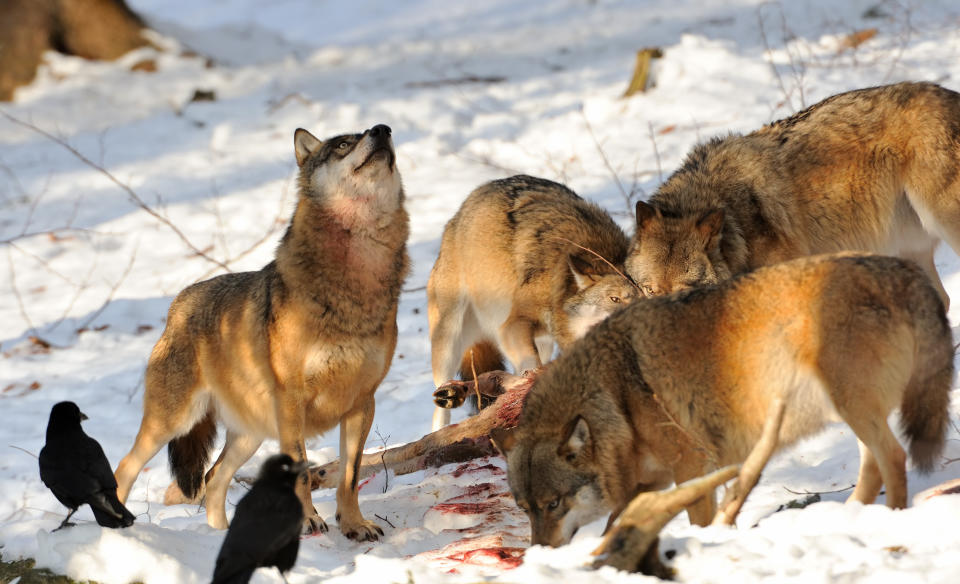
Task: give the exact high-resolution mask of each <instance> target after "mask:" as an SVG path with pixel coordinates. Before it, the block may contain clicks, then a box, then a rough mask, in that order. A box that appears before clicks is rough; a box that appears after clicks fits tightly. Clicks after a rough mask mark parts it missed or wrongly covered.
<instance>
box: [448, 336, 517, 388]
mask: <svg viewBox="0 0 960 584" xmlns="http://www.w3.org/2000/svg"><path fill="white" fill-rule="evenodd" d="M505 367H506V366H505V365H504V363H503V355H501V354H500V350H499V349H497V346H496V345H494V344H493V343H492V342H490V341H486V340H484V341H480V342H478V343H476V344H474V345H473V346H472V347H470V348H469V349H467V350H466V351H464V353H463V358H462V359H460V373H459V375H460V379H464V380H468V379H473V373H474V372H476V373H477V375H480V374H481V373H486V372H487V371H497V370H503V369H505Z"/></svg>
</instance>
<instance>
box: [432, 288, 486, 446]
mask: <svg viewBox="0 0 960 584" xmlns="http://www.w3.org/2000/svg"><path fill="white" fill-rule="evenodd" d="M431 310H433V307H431ZM434 312H435V314H431V316H432V317H433V316H435V319H434V318H431V329H430V356H431V366H432V369H433V384H434V385H433V386H434V387H435V388H436V387H440V386H441V385H443V384H444V383H446V382H447V381H450V380H451V379H453V378H454V377H455V376H456V375H457V370H458V369H459V368H460V363H461V360H462V359H463V354H464V351H466V350H467V349H468V348H469V347H470V346H472V345H473V344H474V343H476V342H478V341H480V340H482V337H483V333H482V330H481V328H480V324H479V322H478V321H477V318H476V315H475V314H474V313H473V310H472V309H471V308H470V307H469V306H467V304H466V302H465V301H461V303H460V304H459V305H457V306H446V307H442V308H437V309H436V310H435V311H434ZM449 423H450V409H449V408H442V407H440V406H437V407H436V408H434V412H433V421H432V423H431V430H432V431H437V430H439V429H440V428H442V427H444V426H446V425H447V424H449Z"/></svg>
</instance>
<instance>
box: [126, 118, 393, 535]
mask: <svg viewBox="0 0 960 584" xmlns="http://www.w3.org/2000/svg"><path fill="white" fill-rule="evenodd" d="M294 146H295V150H296V156H297V164H298V165H299V166H300V174H299V179H298V187H299V200H298V202H297V206H296V210H295V211H294V213H293V218H292V219H291V221H290V226H289V228H288V229H287V232H286V234H284V236H283V239H282V240H281V241H280V245H279V246H278V248H277V252H276V259H275V260H274V261H273V262H271V263H269V264H267V265H266V266H265V267H264V268H263V269H262V270H260V271H258V272H245V273H239V274H227V275H223V276H219V277H217V278H213V279H210V280H207V281H204V282H200V283H198V284H194V285H192V286H190V287H188V288H186V289H185V290H184V291H183V292H181V293H180V294H179V295H178V296H177V297H176V298H175V299H174V301H173V303H172V304H171V305H170V313H169V316H168V317H167V326H166V330H164V332H163V335H162V336H161V337H160V340H159V341H158V342H157V344H156V346H155V347H154V348H153V353H152V354H151V356H150V361H149V364H148V365H147V372H146V378H145V385H146V389H145V392H144V398H143V421H142V422H141V424H140V432H139V433H138V434H137V439H136V442H135V443H134V445H133V448H132V449H131V451H130V453H129V454H127V456H126V457H125V458H124V459H123V460H122V461H120V464H119V465H118V466H117V470H116V476H117V482H118V483H119V496H120V499H121V500H126V498H127V495H128V494H129V492H130V488H131V486H132V485H133V481H134V480H135V479H136V476H137V474H138V473H139V472H140V469H142V468H143V466H144V464H146V462H147V461H148V460H150V458H152V457H153V455H154V454H156V453H157V451H158V450H159V449H160V448H161V447H162V446H163V445H164V444H167V443H169V455H170V465H171V467H172V470H173V473H174V475H175V476H176V485H177V487H179V490H180V491H182V492H183V495H184V496H185V498H186V499H196V498H198V497H199V495H200V494H201V493H202V491H203V488H204V482H205V483H206V507H207V521H208V523H209V524H210V525H212V526H213V527H217V528H220V529H225V528H226V527H227V517H226V513H225V509H224V501H225V497H226V492H227V487H228V486H229V484H230V480H231V479H232V477H233V475H234V473H235V472H236V471H237V469H238V468H239V467H240V466H241V465H242V464H243V463H244V462H246V461H247V460H248V459H249V458H250V456H251V455H253V453H254V452H256V450H257V448H258V447H259V446H260V443H261V441H262V440H263V439H264V438H278V439H279V441H280V450H281V451H282V452H283V453H285V454H289V455H290V456H291V457H292V458H293V459H294V460H295V461H296V462H300V461H303V460H304V459H305V447H304V439H305V438H307V437H309V436H314V435H316V434H319V433H321V432H325V431H327V430H329V429H330V428H332V427H333V426H335V425H337V424H338V423H339V424H340V459H341V460H342V461H343V465H342V466H341V468H342V469H343V470H342V471H341V472H342V475H341V478H340V484H339V486H338V488H337V520H338V521H339V523H340V530H341V531H342V532H343V533H344V535H346V536H347V537H350V538H352V539H359V540H368V539H369V540H374V539H377V536H378V535H379V534H382V533H383V532H382V531H381V530H380V528H379V527H377V526H376V525H375V524H374V523H373V522H371V521H367V520H366V519H364V518H363V516H362V515H361V514H360V509H359V506H358V504H357V478H356V471H357V465H358V463H359V461H360V454H361V452H362V449H363V445H364V442H365V440H366V437H367V433H368V432H369V430H370V425H371V423H372V421H373V411H374V391H375V390H376V389H377V386H378V385H379V383H380V381H381V380H382V379H383V377H384V375H386V373H387V369H388V368H389V366H390V360H391V358H392V356H393V350H394V347H395V345H396V340H397V324H396V314H397V301H398V298H399V295H400V287H401V284H402V282H403V279H404V276H405V275H406V273H407V267H408V264H409V260H408V257H407V252H406V240H407V234H408V230H409V226H408V217H407V213H406V211H405V210H404V208H403V200H404V196H403V188H402V186H401V183H400V174H399V172H398V171H397V168H396V156H395V154H394V150H393V143H392V141H391V138H390V128H389V127H387V126H384V125H378V126H374V127H373V128H370V129H369V130H367V131H365V132H364V133H362V134H347V135H343V136H336V137H333V138H330V139H328V140H326V141H323V142H321V141H320V140H318V139H317V138H315V137H314V136H313V135H311V134H310V133H309V132H307V131H306V130H303V129H298V130H297V131H296V133H295V134H294ZM218 422H221V423H223V424H224V425H225V426H226V429H227V434H226V444H225V445H224V447H223V452H221V454H220V457H219V458H218V459H217V461H216V463H215V464H214V465H213V468H211V469H210V471H209V472H208V473H207V475H206V479H205V481H204V477H203V474H202V473H203V470H204V468H205V466H206V462H207V457H208V452H209V449H210V448H211V447H212V444H213V440H214V438H215V437H216V429H217V424H218ZM177 487H175V486H173V485H171V490H168V500H176V499H177V494H178V493H177V492H176V491H177ZM297 495H298V496H299V497H300V501H301V502H302V503H303V510H304V517H305V520H304V521H305V524H306V525H305V526H306V528H307V529H308V530H310V531H317V530H319V531H326V529H327V526H326V524H325V523H324V521H323V520H322V519H320V517H319V516H318V515H317V511H316V510H315V509H314V507H313V503H312V502H311V498H310V489H309V484H308V480H307V477H306V475H303V476H302V477H301V478H300V480H299V482H298V483H297Z"/></svg>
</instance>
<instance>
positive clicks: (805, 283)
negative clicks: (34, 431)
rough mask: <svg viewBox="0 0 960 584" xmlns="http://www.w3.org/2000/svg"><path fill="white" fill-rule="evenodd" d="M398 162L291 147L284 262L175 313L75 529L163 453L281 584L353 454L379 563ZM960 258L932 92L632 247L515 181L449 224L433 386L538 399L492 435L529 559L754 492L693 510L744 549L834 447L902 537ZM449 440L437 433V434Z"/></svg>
mask: <svg viewBox="0 0 960 584" xmlns="http://www.w3.org/2000/svg"><path fill="white" fill-rule="evenodd" d="M391 134H392V132H391V129H390V128H389V127H388V126H386V125H382V124H381V125H376V126H373V127H372V128H370V129H368V130H366V131H363V132H361V133H357V134H345V135H340V136H334V137H331V138H327V139H325V140H320V139H318V138H316V137H315V136H313V135H312V134H310V133H309V132H307V131H306V130H303V129H298V130H297V131H296V132H295V134H294V151H295V156H296V161H297V164H298V166H299V175H298V181H297V185H298V191H299V196H298V200H297V203H296V208H295V210H294V212H293V216H292V218H291V220H290V223H289V226H288V228H287V230H286V233H285V234H284V235H283V237H282V239H281V240H280V242H279V244H278V246H277V249H276V253H275V258H274V260H273V261H272V262H270V263H269V264H267V265H266V266H264V267H263V268H262V269H261V270H259V271H254V272H245V273H231V274H225V275H221V276H218V277H215V278H212V279H210V280H206V281H203V282H199V283H197V284H193V285H191V286H189V287H188V288H186V289H185V290H183V291H182V292H181V293H180V294H179V295H177V297H176V298H175V299H174V300H173V302H172V304H171V306H170V309H169V313H168V317H167V321H166V328H165V330H164V332H163V334H162V335H161V337H160V339H159V341H158V342H157V343H156V345H155V347H154V348H153V352H152V353H151V355H150V358H149V362H148V365H147V369H146V373H145V377H144V386H145V388H144V394H143V419H142V422H141V425H140V428H139V432H138V433H137V435H136V437H135V439H134V440H133V446H132V448H131V449H130V451H129V453H128V454H127V455H126V456H125V457H124V458H123V459H122V460H121V461H120V463H119V464H118V466H117V467H116V470H115V472H114V473H113V476H110V474H109V473H103V472H98V473H97V480H86V481H85V482H84V485H89V489H93V488H94V487H95V489H94V490H95V491H96V494H94V493H93V492H91V493H85V492H82V493H76V492H74V493H70V496H69V497H60V495H59V494H58V498H60V500H61V501H62V502H63V503H64V504H65V505H66V506H67V507H68V508H70V509H71V513H72V511H74V510H76V508H77V506H79V505H80V504H83V503H90V504H91V506H95V508H99V509H101V510H100V511H98V515H97V517H98V521H99V517H100V515H101V514H102V515H106V516H112V517H113V518H114V519H113V521H112V522H108V523H110V525H109V526H111V527H119V526H124V525H129V524H130V523H132V516H130V514H129V512H128V511H126V509H125V508H124V507H123V503H124V502H125V501H126V500H127V498H128V496H129V495H130V492H131V489H132V487H133V485H134V482H135V481H136V479H137V476H138V474H139V473H140V471H141V470H142V469H143V468H144V466H145V465H146V464H147V462H148V461H150V459H151V458H153V457H154V455H156V454H157V453H158V452H159V451H160V449H161V448H163V447H164V446H167V449H168V455H169V462H170V466H171V470H172V474H173V476H174V477H175V479H174V481H173V483H172V484H171V485H170V486H169V488H168V489H167V492H166V495H165V498H164V502H165V503H167V504H174V503H183V502H200V501H201V500H202V501H203V502H204V505H205V508H206V517H207V522H208V523H209V524H210V525H211V526H213V527H215V528H219V529H227V528H228V526H229V528H230V531H229V534H228V536H227V538H226V539H225V541H224V546H223V549H221V554H220V558H218V560H217V566H216V571H215V575H214V582H233V581H246V579H248V578H249V575H250V574H251V573H252V571H253V570H254V569H256V568H257V567H258V566H276V567H278V568H279V569H280V570H281V572H285V571H286V570H289V569H290V568H291V567H292V566H293V562H294V560H295V558H296V553H297V548H296V546H297V544H296V543H294V542H296V541H298V536H299V534H300V533H301V532H308V533H316V532H325V531H327V529H328V526H327V523H326V521H325V520H324V518H321V517H320V516H319V515H318V513H317V511H316V509H315V508H314V506H313V502H312V499H311V491H310V478H309V474H308V472H307V471H306V466H307V465H306V446H305V440H306V439H307V438H310V437H313V436H315V435H318V434H320V433H323V432H326V431H328V430H330V429H332V428H333V427H334V426H338V425H339V427H340V461H341V463H340V465H339V468H340V469H341V470H340V477H339V482H338V486H337V490H336V503H337V511H336V517H335V519H336V522H337V524H338V526H339V529H340V531H341V532H342V533H343V534H344V535H345V536H346V537H348V538H350V539H353V540H357V541H373V540H377V539H378V538H379V537H381V536H382V535H383V529H384V528H383V526H381V525H378V524H377V523H376V522H374V521H371V520H370V519H368V518H366V517H364V516H363V515H362V514H361V511H360V507H359V504H358V469H359V464H360V459H361V455H362V451H363V448H364V444H365V442H366V439H367V436H368V434H369V432H370V429H371V425H372V423H373V420H374V415H375V413H374V410H375V400H374V394H375V391H376V389H377V387H378V385H379V384H380V382H381V381H382V380H383V378H384V377H385V375H386V374H387V371H388V369H389V367H390V363H391V359H392V355H393V353H394V349H395V346H396V343H397V307H398V302H399V298H400V293H401V288H402V285H403V282H404V278H405V276H406V275H407V271H408V267H409V264H410V260H409V257H408V255H407V251H406V240H407V236H408V233H409V221H410V218H409V216H408V214H407V212H406V210H405V208H404V190H403V186H402V183H401V179H400V174H399V170H398V168H397V157H396V153H395V150H394V145H393V140H392V135H391ZM941 240H945V241H946V243H947V244H948V245H949V246H950V247H951V248H952V249H953V250H954V251H955V252H957V253H958V254H960V94H958V93H956V92H954V91H951V90H949V89H946V88H944V87H941V86H939V85H936V84H932V83H912V82H908V83H899V84H895V85H887V86H882V87H873V88H867V89H859V90H854V91H850V92H847V93H842V94H838V95H835V96H833V97H830V98H828V99H825V100H824V101H821V102H819V103H817V104H815V105H813V106H811V107H809V108H807V109H805V110H803V111H800V112H799V113H797V114H795V115H793V116H790V117H788V118H786V119H783V120H779V121H776V122H773V123H771V124H768V125H766V126H764V127H762V128H760V129H759V130H756V131H754V132H752V133H749V134H745V135H741V134H730V135H726V136H721V137H717V138H714V139H712V140H709V141H706V142H703V143H701V144H699V145H697V146H695V147H694V148H693V149H692V150H691V151H690V153H689V154H688V156H687V157H686V159H685V160H684V161H683V163H682V164H681V165H680V167H679V168H678V169H677V170H676V171H675V172H674V173H673V174H672V175H671V176H670V177H669V178H668V179H667V180H666V181H665V182H664V183H663V184H662V185H660V186H659V188H658V189H657V190H656V192H655V193H654V194H653V195H652V196H650V197H649V198H648V200H646V201H640V202H637V203H636V226H635V231H634V233H633V235H632V236H628V235H627V234H626V233H625V232H624V231H623V230H622V229H621V228H620V226H619V225H618V224H617V223H616V222H615V221H614V220H613V219H612V218H611V216H610V215H609V214H608V213H607V212H606V211H605V210H604V209H602V208H601V207H599V206H598V205H596V204H594V203H591V202H589V201H587V200H585V199H583V198H581V197H580V196H578V195H577V194H576V193H574V192H573V191H572V190H570V189H569V188H567V187H566V186H564V185H562V184H559V183H556V182H553V181H550V180H546V179H543V178H536V177H532V176H525V175H520V176H513V177H508V178H503V179H499V180H494V181H491V182H489V183H486V184H483V185H480V186H479V187H478V188H476V189H475V190H474V191H473V192H472V193H470V194H469V195H468V196H467V197H466V199H465V200H464V201H463V203H462V205H461V207H460V209H459V210H458V211H457V213H456V214H455V215H454V216H453V218H452V219H450V221H449V222H448V223H447V224H446V227H445V229H444V231H443V235H442V239H441V243H440V250H439V254H438V257H437V258H436V262H435V264H434V266H433V269H432V271H431V273H430V278H429V281H428V284H427V290H426V292H427V319H428V323H429V337H430V346H431V362H432V372H433V381H434V383H435V385H436V386H437V387H439V386H441V385H442V384H443V383H444V382H446V381H448V380H450V379H452V378H455V377H456V376H458V375H459V376H461V377H468V376H473V375H476V374H477V373H482V372H486V371H493V370H498V369H505V368H507V367H508V366H509V367H510V368H511V369H512V370H513V372H514V373H515V374H518V375H524V376H530V377H535V379H534V381H533V384H532V388H531V389H530V392H529V394H528V395H527V398H526V401H525V403H524V404H523V411H522V415H521V418H520V421H519V424H518V425H517V426H516V427H514V428H509V429H498V430H496V431H494V432H492V435H491V438H492V440H493V441H494V443H495V444H496V446H497V448H498V449H499V450H500V452H502V454H503V455H504V456H505V458H506V464H507V480H508V483H509V487H510V490H511V492H512V494H513V497H514V498H515V500H516V504H517V505H518V506H519V507H520V508H521V509H522V510H523V511H524V512H525V513H526V515H527V516H528V518H529V520H530V527H531V544H534V545H536V544H540V545H549V546H560V545H564V544H566V543H568V542H569V541H570V540H571V538H572V537H573V536H574V534H575V533H576V532H577V530H578V529H579V528H580V527H582V526H583V525H585V524H587V523H589V522H592V521H595V520H597V519H599V518H602V517H604V516H609V517H610V520H609V522H608V528H609V527H610V526H611V525H613V524H615V520H616V518H617V516H618V515H619V514H620V513H621V512H622V511H623V510H624V509H626V508H628V506H629V505H630V503H631V501H632V500H633V499H634V498H635V497H637V496H638V494H641V493H649V492H654V491H659V490H662V489H666V488H668V487H670V485H671V484H678V485H679V484H681V483H684V482H686V481H690V480H692V479H697V478H698V477H702V476H705V475H708V474H709V473H711V472H713V471H716V470H717V469H721V468H723V467H726V466H728V465H741V464H742V465H743V466H742V468H741V469H740V470H739V471H737V472H735V473H734V474H736V478H735V479H734V480H733V484H732V485H728V488H727V497H725V498H724V501H723V502H722V503H721V504H720V505H719V506H718V503H717V500H716V497H715V494H714V493H713V490H712V487H711V489H710V492H709V493H708V494H707V495H706V496H700V497H698V498H696V500H694V501H690V502H688V503H687V504H686V510H687V513H688V516H689V519H690V521H691V523H693V524H697V525H707V524H710V523H711V522H716V521H718V519H719V520H722V519H723V518H724V516H725V515H724V514H725V513H726V514H727V515H726V517H727V518H728V519H729V518H730V516H731V509H733V511H732V514H733V515H735V513H736V510H737V509H738V508H739V507H738V506H739V505H741V504H742V503H743V499H744V498H745V497H746V496H747V494H748V493H749V489H750V487H751V486H752V485H753V484H754V483H756V480H757V478H758V476H759V471H760V470H762V468H763V465H764V464H765V463H766V462H767V459H768V458H769V457H770V456H772V455H773V453H775V452H776V451H777V450H778V449H780V448H783V447H785V446H788V445H790V444H791V443H793V442H795V441H797V440H799V439H802V438H804V437H806V436H810V435H812V434H814V433H816V432H818V431H819V430H821V429H822V428H823V427H824V426H825V425H826V424H828V423H831V422H843V423H845V424H847V425H848V426H849V427H850V429H851V430H852V432H853V434H854V435H855V436H856V438H857V441H858V444H859V451H860V461H859V473H858V476H857V480H856V486H855V488H854V490H853V492H852V494H851V495H850V498H849V500H850V501H857V502H860V503H864V504H869V503H873V502H874V501H875V499H876V498H877V496H878V495H879V494H880V493H881V490H884V492H885V502H886V504H887V505H888V506H889V507H892V508H904V507H906V506H907V502H908V493H907V472H906V469H907V460H908V456H907V453H909V460H910V461H911V463H912V466H913V468H915V469H917V470H918V471H920V472H926V471H930V470H931V469H933V468H934V467H935V466H936V465H937V463H938V461H939V460H940V455H941V452H942V450H943V448H944V443H945V440H946V432H947V428H948V424H949V405H950V404H949V402H950V390H951V386H952V383H953V376H954V345H953V339H952V334H951V328H950V325H949V322H948V320H947V315H946V310H947V307H948V305H949V301H950V299H949V297H948V295H947V293H946V291H945V289H944V286H943V284H942V283H941V280H940V277H939V275H938V273H937V270H936V267H935V264H934V252H935V250H936V248H937V245H938V243H939V242H940V241H941ZM431 403H432V402H430V401H426V400H425V403H424V419H425V421H424V424H425V425H426V423H427V419H428V413H427V412H428V411H429V410H428V408H429V406H430V405H431ZM438 403H440V402H438ZM443 405H448V404H443ZM75 409H76V406H73V407H72V408H64V407H61V412H60V413H59V414H58V416H59V417H60V418H63V417H64V416H66V417H67V418H69V420H70V424H71V427H74V426H76V428H74V430H71V432H72V436H73V437H72V438H69V439H63V438H62V437H61V439H59V440H58V439H57V436H56V435H57V434H58V432H57V431H56V430H55V428H54V426H55V417H57V416H54V415H53V414H51V420H50V426H49V427H48V439H47V447H46V448H50V449H51V450H50V451H49V454H48V455H47V456H46V470H45V459H44V455H43V454H42V455H41V461H40V462H41V475H42V477H43V478H44V482H45V483H47V484H48V486H50V487H51V489H54V493H55V494H57V490H56V489H55V488H54V485H55V484H58V483H61V484H62V483H66V484H69V483H70V479H69V478H65V473H66V474H69V473H68V472H67V471H65V470H64V468H63V467H64V465H65V464H66V463H65V462H64V460H62V459H64V458H70V456H69V455H66V454H63V451H64V450H65V449H66V450H69V448H70V446H71V445H76V444H79V443H82V442H83V441H82V440H80V439H77V438H76V436H77V434H76V431H79V432H80V435H82V430H79V421H80V416H81V415H82V414H79V411H76V412H74V410H75ZM894 410H898V411H899V418H898V419H899V426H900V427H899V429H898V430H899V432H898V433H899V434H900V436H901V437H902V439H903V441H904V442H905V445H904V446H901V442H900V440H899V439H898V435H897V433H895V432H894V430H893V429H891V427H890V425H889V423H888V418H890V414H891V412H893V411H894ZM449 423H450V410H449V409H448V408H446V407H441V406H436V407H435V410H434V414H433V419H432V427H433V429H434V430H437V429H439V428H441V427H443V426H444V425H447V424H449ZM221 427H222V428H223V429H224V430H225V442H224V446H223V449H222V451H221V452H220V453H219V456H218V457H217V458H216V460H214V461H213V463H212V465H211V464H210V454H211V451H212V449H213V446H214V443H215V441H216V437H217V434H218V428H221ZM267 438H270V439H274V440H277V441H278V443H279V450H280V452H281V455H279V456H276V457H272V458H270V459H269V460H268V461H267V463H266V464H265V465H264V468H263V470H262V471H261V474H260V477H259V478H258V479H257V482H256V483H255V486H254V489H253V490H251V491H250V493H249V494H248V495H247V496H246V497H245V499H244V500H242V501H241V503H240V504H239V505H238V506H237V509H236V512H235V515H234V518H233V521H232V522H228V519H227V513H226V494H227V488H228V486H229V485H230V482H231V480H232V479H233V477H234V474H235V473H236V472H237V470H238V469H239V468H240V467H241V466H242V465H243V464H244V463H245V462H247V460H249V459H250V457H251V456H252V455H253V454H254V453H255V452H256V451H257V449H258V448H259V446H260V444H261V442H262V441H263V440H264V439H267ZM91 440H92V439H91ZM53 443H57V444H59V446H56V445H55V447H52V446H51V444H53ZM94 444H95V441H94ZM90 448H92V447H90ZM90 448H88V450H89V449H90ZM55 450H56V452H54V451H55ZM93 450H99V447H98V446H97V447H96V448H95V449H93ZM86 456H88V457H90V458H96V459H98V462H97V468H99V469H100V470H102V467H103V465H104V464H106V463H105V459H104V461H102V462H101V461H99V458H101V457H102V451H100V452H99V454H98V453H96V452H92V454H87V455H86ZM73 458H74V459H76V458H77V457H73ZM107 469H109V467H107ZM105 475H106V476H105ZM88 478H89V477H88ZM114 479H115V480H114ZM77 481H79V482H83V481H80V480H79V479H77ZM78 489H79V487H78V488H77V489H74V490H78ZM89 489H88V490H89ZM60 490H61V492H64V487H63V486H62V485H61V486H60ZM67 490H69V489H67ZM79 490H82V489H79ZM104 492H106V493H107V495H110V494H112V495H113V496H112V498H111V497H109V496H107V497H106V498H107V499H109V500H108V501H107V502H106V504H104V503H103V502H102V501H103V500H104V495H103V493H104ZM255 492H256V493H258V494H257V495H255ZM271 493H273V494H271ZM87 495H89V496H87ZM247 498H250V499H251V501H250V502H249V503H247V504H245V503H244V501H245V500H246V499H247ZM254 499H256V500H254ZM104 509H105V510H104ZM281 509H282V511H281ZM258 513H259V514H260V515H258ZM258 517H259V519H258ZM68 518H69V516H68ZM64 523H65V524H66V521H65V522H64ZM281 524H282V525H281ZM271 530H273V531H275V532H276V534H277V535H276V537H270V536H268V534H265V533H264V532H265V531H271ZM244 533H246V534H247V535H243V534H244ZM251 542H253V543H251ZM291 554H292V557H291Z"/></svg>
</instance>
